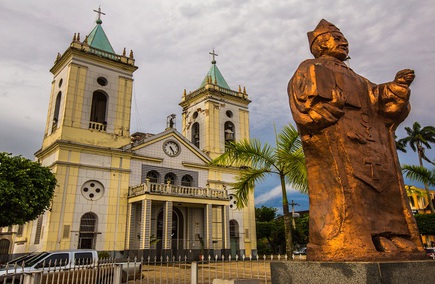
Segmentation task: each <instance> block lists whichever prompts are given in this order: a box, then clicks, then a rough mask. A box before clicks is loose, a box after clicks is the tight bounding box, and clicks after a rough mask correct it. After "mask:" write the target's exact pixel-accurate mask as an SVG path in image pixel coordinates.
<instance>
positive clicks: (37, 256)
mask: <svg viewBox="0 0 435 284" xmlns="http://www.w3.org/2000/svg"><path fill="white" fill-rule="evenodd" d="M47 254H48V252H41V253H38V254H35V255H34V256H33V257H31V258H29V259H26V260H24V267H29V266H33V265H34V264H35V263H37V262H38V261H39V260H41V259H42V258H44V257H45V256H46V255H47ZM18 264H19V265H21V264H22V263H18Z"/></svg>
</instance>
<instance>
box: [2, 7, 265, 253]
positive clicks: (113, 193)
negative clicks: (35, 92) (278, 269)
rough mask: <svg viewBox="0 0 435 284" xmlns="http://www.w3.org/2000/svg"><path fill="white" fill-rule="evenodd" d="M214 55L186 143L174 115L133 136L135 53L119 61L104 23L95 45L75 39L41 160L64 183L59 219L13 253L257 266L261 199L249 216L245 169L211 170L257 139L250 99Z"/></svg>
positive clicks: (50, 215) (59, 66) (44, 223)
mask: <svg viewBox="0 0 435 284" xmlns="http://www.w3.org/2000/svg"><path fill="white" fill-rule="evenodd" d="M99 13H101V12H100V11H99ZM99 15H100V14H99ZM212 55H213V61H212V64H211V67H210V70H209V71H208V73H207V74H206V76H205V78H204V79H203V81H202V83H201V85H200V86H199V88H198V89H197V90H194V91H192V92H189V93H186V91H184V94H183V95H182V98H181V102H180V103H179V105H180V106H181V107H182V125H181V129H182V130H181V132H179V131H178V130H177V129H176V128H175V116H174V115H170V116H168V120H167V122H166V129H165V131H163V132H161V133H158V134H149V133H138V132H136V133H130V118H131V105H132V87H133V73H134V72H135V70H136V69H137V68H138V67H137V66H135V60H134V57H133V52H130V53H128V54H127V53H126V51H125V49H124V51H123V53H122V54H117V53H115V51H114V49H113V48H112V46H111V44H110V42H109V40H108V38H107V36H106V34H105V32H104V30H103V28H102V21H101V19H100V17H98V20H97V21H96V25H95V27H94V28H93V29H92V31H91V32H90V33H89V34H88V35H87V36H86V37H84V38H82V39H81V38H80V34H75V35H74V37H73V40H72V42H71V43H70V45H69V47H68V48H67V49H66V51H65V52H64V53H63V54H58V56H57V59H56V61H55V63H54V66H53V67H52V68H51V70H50V71H51V73H52V74H53V81H52V86H51V94H50V100H49V106H48V113H47V122H46V126H45V133H44V138H43V142H42V147H41V149H39V150H38V151H37V152H36V153H35V156H36V158H37V159H38V161H39V162H40V163H41V164H42V165H44V166H48V167H50V169H52V171H53V173H55V175H56V178H57V181H58V186H57V187H56V190H55V196H54V198H53V201H52V206H51V209H50V210H48V211H46V212H45V213H44V214H43V215H41V216H40V217H39V218H38V219H37V220H34V221H31V222H29V223H27V224H25V225H21V226H13V227H10V228H3V229H2V232H1V234H0V247H1V248H0V250H1V252H3V253H5V252H7V253H8V254H21V253H25V252H32V251H45V250H64V249H80V248H91V249H96V250H98V251H106V252H109V253H111V254H112V255H113V256H117V255H120V254H121V255H124V256H125V255H126V252H127V253H136V254H138V255H139V256H142V255H143V256H147V255H151V256H152V255H156V256H159V255H163V256H165V255H169V256H177V257H178V256H179V255H181V256H184V255H188V257H195V258H196V257H197V256H198V255H199V254H202V255H204V254H206V255H207V253H208V254H211V255H216V254H217V255H221V254H224V255H226V256H228V255H230V254H231V255H235V254H239V255H246V256H250V255H252V256H255V255H256V247H257V243H256V232H255V209H254V196H253V194H252V196H250V199H249V200H250V201H249V204H248V205H247V206H246V207H245V208H243V209H237V208H236V206H235V202H236V200H235V196H234V191H233V190H232V188H231V183H232V182H234V177H235V176H236V175H237V174H238V173H239V171H240V169H238V168H232V167H213V166H210V165H209V162H210V161H211V160H212V159H213V158H215V157H217V156H219V155H220V154H221V153H223V152H224V151H225V143H226V142H227V141H232V140H239V139H249V137H250V134H249V110H248V105H249V103H250V100H249V99H248V95H247V93H246V91H245V89H244V88H243V90H242V89H241V88H240V87H239V89H238V90H237V91H234V90H232V89H231V88H230V87H229V85H228V84H227V82H226V81H225V79H224V77H223V76H222V74H221V72H220V71H219V69H218V67H217V65H216V61H215V59H214V52H213V53H212ZM201 79H202V78H201ZM199 81H200V80H199ZM162 125H164V123H162ZM162 129H163V127H162Z"/></svg>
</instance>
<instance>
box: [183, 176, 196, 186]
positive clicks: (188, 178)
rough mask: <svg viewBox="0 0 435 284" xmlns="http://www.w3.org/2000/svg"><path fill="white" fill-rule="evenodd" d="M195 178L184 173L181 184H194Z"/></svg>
mask: <svg viewBox="0 0 435 284" xmlns="http://www.w3.org/2000/svg"><path fill="white" fill-rule="evenodd" d="M192 182H193V178H192V177H191V176H190V175H184V176H183V177H182V178H181V185H182V186H192Z"/></svg>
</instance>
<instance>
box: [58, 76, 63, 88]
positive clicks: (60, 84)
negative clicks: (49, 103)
mask: <svg viewBox="0 0 435 284" xmlns="http://www.w3.org/2000/svg"><path fill="white" fill-rule="evenodd" d="M62 83H63V79H62V78H60V80H59V88H60V86H62Z"/></svg>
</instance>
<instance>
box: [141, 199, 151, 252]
mask: <svg viewBox="0 0 435 284" xmlns="http://www.w3.org/2000/svg"><path fill="white" fill-rule="evenodd" d="M151 206H152V201H151V200H143V201H142V223H141V226H142V228H141V236H142V237H141V246H140V248H141V249H149V248H150V238H151Z"/></svg>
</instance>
